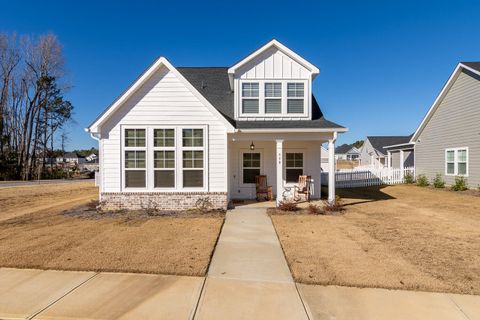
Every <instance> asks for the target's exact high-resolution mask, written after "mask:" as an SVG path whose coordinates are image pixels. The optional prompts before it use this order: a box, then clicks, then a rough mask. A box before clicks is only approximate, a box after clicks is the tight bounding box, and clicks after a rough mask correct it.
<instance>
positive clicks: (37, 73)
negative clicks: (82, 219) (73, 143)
mask: <svg viewBox="0 0 480 320" xmlns="http://www.w3.org/2000/svg"><path fill="white" fill-rule="evenodd" d="M0 59H1V61H0V68H1V69H0V81H1V82H0V84H1V88H0V89H1V91H0V94H1V96H0V117H1V118H0V137H1V139H0V140H1V145H0V147H1V149H0V150H1V151H2V156H1V157H0V178H3V179H7V178H22V179H25V180H27V179H31V178H33V176H34V175H35V174H37V172H39V170H36V169H37V167H38V165H39V163H42V168H43V169H45V162H46V161H45V159H46V157H47V154H48V152H49V146H50V151H52V150H53V141H54V139H55V133H56V132H57V131H58V130H59V129H60V128H62V127H63V126H64V125H65V124H66V123H68V122H69V121H70V120H71V117H72V110H73V106H72V104H71V103H70V102H69V101H66V100H65V99H64V97H63V95H64V93H65V91H66V90H67V89H68V87H67V86H66V84H65V83H63V81H62V80H63V76H64V59H63V54H62V46H61V45H60V43H59V41H58V39H57V38H56V36H55V35H53V34H47V35H42V36H39V37H38V38H31V37H21V38H20V39H17V37H16V36H15V35H7V34H1V33H0ZM40 159H42V160H43V161H41V162H40V161H39V160H40Z"/></svg>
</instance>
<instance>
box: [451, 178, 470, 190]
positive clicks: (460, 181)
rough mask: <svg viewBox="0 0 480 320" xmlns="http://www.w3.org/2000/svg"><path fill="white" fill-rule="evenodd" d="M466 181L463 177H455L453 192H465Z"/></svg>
mask: <svg viewBox="0 0 480 320" xmlns="http://www.w3.org/2000/svg"><path fill="white" fill-rule="evenodd" d="M467 189H468V187H467V179H465V177H455V184H454V185H453V186H452V190H453V191H464V190H467Z"/></svg>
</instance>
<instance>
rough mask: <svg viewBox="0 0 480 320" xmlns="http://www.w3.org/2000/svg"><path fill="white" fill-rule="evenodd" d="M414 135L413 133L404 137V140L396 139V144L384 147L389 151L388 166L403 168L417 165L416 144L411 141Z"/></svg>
mask: <svg viewBox="0 0 480 320" xmlns="http://www.w3.org/2000/svg"><path fill="white" fill-rule="evenodd" d="M412 136H413V134H411V135H409V136H407V137H402V138H403V142H402V141H401V139H395V140H396V142H395V144H393V145H389V146H385V147H383V149H384V150H386V151H387V162H386V166H387V167H389V168H396V169H398V168H402V169H403V168H407V167H413V166H415V150H414V145H415V144H414V143H412V142H411V141H410V139H411V138H412Z"/></svg>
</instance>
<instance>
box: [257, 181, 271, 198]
mask: <svg viewBox="0 0 480 320" xmlns="http://www.w3.org/2000/svg"><path fill="white" fill-rule="evenodd" d="M255 188H256V199H257V201H260V200H262V199H265V200H267V201H270V200H272V198H273V193H272V186H267V176H255Z"/></svg>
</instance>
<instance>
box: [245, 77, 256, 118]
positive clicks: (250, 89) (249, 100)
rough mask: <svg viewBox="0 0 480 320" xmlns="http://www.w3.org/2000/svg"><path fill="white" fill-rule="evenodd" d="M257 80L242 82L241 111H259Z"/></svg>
mask: <svg viewBox="0 0 480 320" xmlns="http://www.w3.org/2000/svg"><path fill="white" fill-rule="evenodd" d="M258 97H259V85H258V82H244V83H242V113H258V111H259V107H258V106H259V103H258V100H259V99H258Z"/></svg>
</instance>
